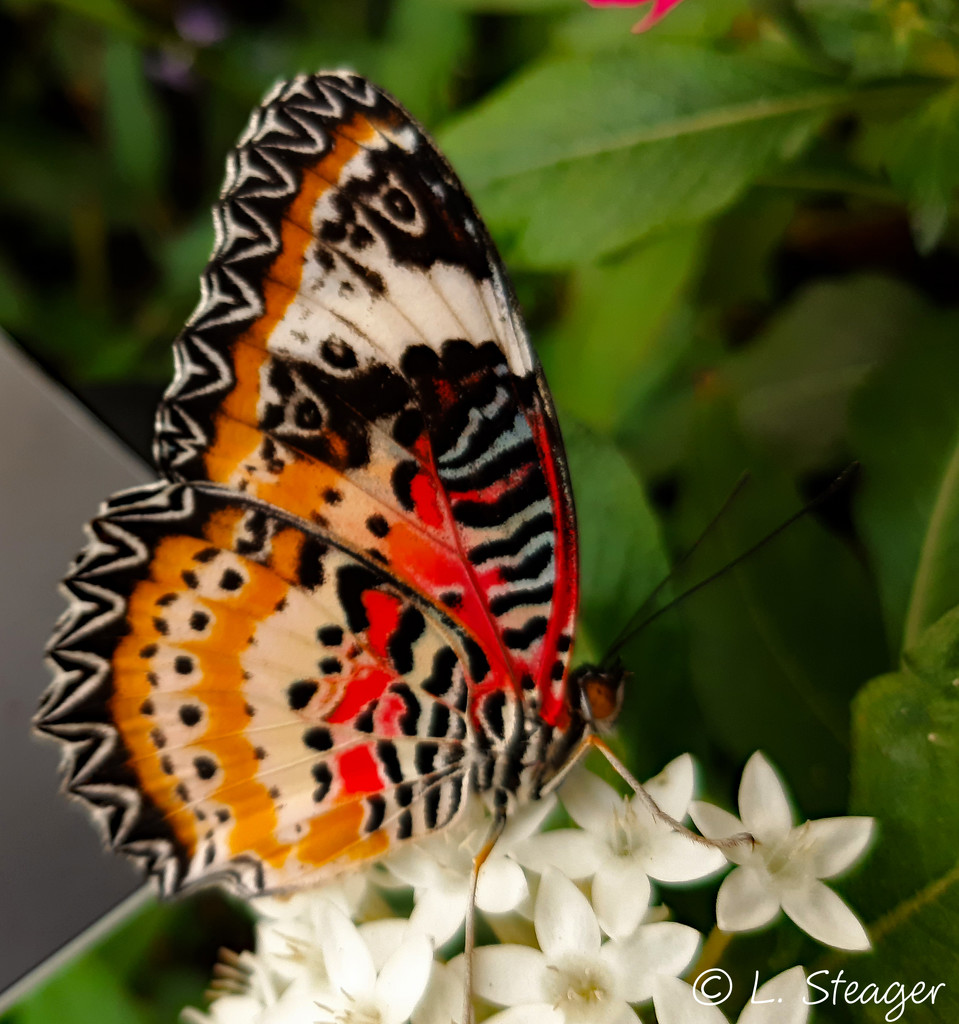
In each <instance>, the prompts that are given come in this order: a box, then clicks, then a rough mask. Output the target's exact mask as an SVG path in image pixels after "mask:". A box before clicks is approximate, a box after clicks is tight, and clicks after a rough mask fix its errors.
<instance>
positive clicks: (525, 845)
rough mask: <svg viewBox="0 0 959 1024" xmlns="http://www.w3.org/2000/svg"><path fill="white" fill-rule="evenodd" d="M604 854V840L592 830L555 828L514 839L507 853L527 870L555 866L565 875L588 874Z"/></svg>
mask: <svg viewBox="0 0 959 1024" xmlns="http://www.w3.org/2000/svg"><path fill="white" fill-rule="evenodd" d="M605 855H606V844H605V843H604V842H603V841H602V840H601V839H600V838H599V836H597V835H594V834H593V833H592V832H584V831H582V829H578V828H558V829H555V830H554V831H552V832H543V833H541V834H540V835H538V836H532V837H530V838H529V839H524V840H523V841H522V842H519V843H517V844H516V845H515V846H514V847H513V848H512V850H511V851H510V856H512V857H513V858H514V859H515V860H518V861H519V862H520V864H522V865H524V866H525V867H528V868H529V869H530V870H531V871H539V872H543V871H545V870H546V868H548V867H554V868H558V869H559V870H560V871H562V872H563V874H564V875H566V877H567V878H588V877H589V876H590V875H591V874H593V873H594V872H595V871H596V869H597V868H598V867H599V865H600V862H601V861H602V860H603V858H604V857H605Z"/></svg>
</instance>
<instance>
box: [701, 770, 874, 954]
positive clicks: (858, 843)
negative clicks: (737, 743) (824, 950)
mask: <svg viewBox="0 0 959 1024" xmlns="http://www.w3.org/2000/svg"><path fill="white" fill-rule="evenodd" d="M690 811H691V813H692V817H693V821H695V822H696V825H697V826H698V827H699V830H700V831H701V832H702V833H703V835H706V836H709V837H710V838H714V839H718V838H720V837H723V836H729V835H732V834H734V833H736V832H741V831H743V828H744V827H745V830H746V831H748V832H750V833H752V835H753V836H754V837H755V839H756V844H755V846H752V847H750V846H749V845H743V846H741V847H737V848H734V849H730V850H727V851H726V856H727V858H728V859H729V860H731V861H732V862H733V863H735V864H738V865H739V867H737V868H736V869H735V870H734V871H733V872H732V873H731V874H730V875H729V876H728V877H727V878H726V879H724V881H723V884H722V885H721V886H720V888H719V894H718V896H717V899H716V923H717V924H718V925H719V927H720V928H721V929H722V930H723V931H727V932H739V931H748V930H751V929H754V928H760V927H762V926H763V925H765V924H768V923H769V922H770V921H772V920H773V918H774V917H775V916H776V914H777V913H778V911H779V909H780V908H782V910H783V911H785V913H786V915H787V917H789V918H791V919H792V920H793V921H794V922H795V923H796V924H797V925H798V926H799V927H800V928H802V930H803V931H804V932H806V933H807V934H809V935H811V936H812V937H813V938H814V939H816V940H818V941H819V942H822V943H824V944H826V945H828V946H836V947H838V948H839V949H869V937H868V935H866V930H865V928H863V926H862V922H861V921H860V920H859V918H858V917H856V915H855V914H854V913H853V912H852V910H850V909H849V907H848V906H846V904H845V903H844V902H843V901H842V899H841V898H840V897H839V896H837V895H836V893H834V892H833V891H832V889H830V888H829V886H827V885H824V884H823V882H821V881H820V879H823V878H833V877H835V876H836V875H838V874H840V873H841V872H843V871H845V870H846V869H847V868H848V867H850V866H851V865H852V864H853V863H854V862H855V861H856V860H857V859H858V858H859V857H860V856H861V855H862V853H863V852H864V851H865V849H866V847H867V846H868V845H869V841H870V839H871V838H872V834H873V827H874V825H875V821H874V819H872V818H822V819H820V820H819V821H807V822H805V823H804V824H802V825H800V826H799V827H798V828H794V827H793V816H792V811H791V809H790V806H789V800H788V798H787V796H786V791H785V789H784V788H783V784H782V782H781V781H780V780H779V776H778V775H777V774H776V772H775V770H774V769H773V767H772V766H771V765H770V764H769V762H768V761H767V760H766V759H765V757H763V755H762V754H760V753H758V752H757V753H755V754H753V756H752V757H751V758H750V759H749V761H748V762H747V764H746V768H745V770H744V771H743V777H742V781H741V782H740V786H739V813H740V815H741V816H742V821H741V822H740V821H739V819H737V818H736V817H734V816H733V815H732V814H729V813H728V812H726V811H723V810H720V809H719V808H718V807H713V806H711V805H710V804H706V803H694V804H693V805H692V807H691V808H690Z"/></svg>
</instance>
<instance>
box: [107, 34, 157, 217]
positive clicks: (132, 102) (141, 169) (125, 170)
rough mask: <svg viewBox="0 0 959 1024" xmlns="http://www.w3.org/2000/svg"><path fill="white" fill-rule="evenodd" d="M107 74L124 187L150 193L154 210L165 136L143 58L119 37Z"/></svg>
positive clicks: (112, 44) (110, 124) (110, 123)
mask: <svg viewBox="0 0 959 1024" xmlns="http://www.w3.org/2000/svg"><path fill="white" fill-rule="evenodd" d="M103 71H104V86H105V95H104V101H105V102H104V113H105V116H106V122H107V129H108V132H109V137H110V141H111V150H112V154H111V155H112V158H113V160H114V161H115V162H116V166H117V169H118V171H119V173H120V179H121V181H122V182H123V184H124V186H126V187H128V188H131V189H133V190H136V191H138V192H142V193H145V194H146V198H147V199H148V200H149V201H150V205H151V206H152V205H153V203H155V202H156V198H157V196H158V194H159V191H160V181H161V176H162V173H163V164H164V158H165V154H164V151H163V150H164V147H163V140H164V138H165V134H164V132H163V128H162V125H161V124H160V118H159V111H158V109H157V105H156V100H155V98H154V95H153V92H152V91H151V90H150V88H149V87H148V85H147V82H146V78H145V76H144V73H143V55H142V53H141V51H140V50H139V49H138V48H137V47H136V46H134V45H133V44H132V43H129V42H126V41H125V40H123V39H120V38H118V37H114V38H113V39H111V40H110V41H109V43H108V44H107V51H106V57H105V60H104V65H103Z"/></svg>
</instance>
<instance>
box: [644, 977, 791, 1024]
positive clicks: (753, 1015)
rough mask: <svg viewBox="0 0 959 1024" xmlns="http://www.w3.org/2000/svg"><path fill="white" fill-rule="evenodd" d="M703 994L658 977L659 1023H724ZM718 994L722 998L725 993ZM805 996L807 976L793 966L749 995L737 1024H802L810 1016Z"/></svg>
mask: <svg viewBox="0 0 959 1024" xmlns="http://www.w3.org/2000/svg"><path fill="white" fill-rule="evenodd" d="M706 992H708V988H707V989H706ZM706 992H704V991H703V990H701V989H698V988H696V989H694V988H693V987H692V986H691V985H687V984H686V982H685V981H680V980H679V978H667V977H665V976H662V977H659V978H657V979H656V981H655V982H654V983H653V1005H654V1006H655V1007H656V1018H657V1020H658V1021H659V1024H727V1021H726V1017H725V1016H724V1014H722V1013H721V1012H720V1011H719V1009H718V1008H717V1007H716V1006H714V1005H713V1004H712V1003H711V1002H710V1001H709V1000H708V999H707V995H706ZM720 994H721V995H725V990H723V991H722V993H720ZM806 995H807V992H806V975H805V974H804V973H803V969H802V968H801V967H792V968H790V969H789V970H788V971H783V973H782V974H777V975H776V977H775V978H771V979H770V980H769V981H767V982H766V984H765V985H763V986H761V987H760V988H759V989H758V990H756V991H755V992H753V993H751V994H750V998H749V1002H748V1003H746V1005H745V1007H744V1008H743V1012H742V1013H741V1014H740V1015H739V1024H805V1021H806V1019H807V1017H808V1016H809V1004H808V1003H807V1002H806Z"/></svg>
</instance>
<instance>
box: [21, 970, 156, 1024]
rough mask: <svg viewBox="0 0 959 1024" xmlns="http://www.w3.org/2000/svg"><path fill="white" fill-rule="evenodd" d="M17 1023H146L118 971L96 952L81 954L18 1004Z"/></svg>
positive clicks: (146, 1019) (143, 1015)
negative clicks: (76, 959) (82, 955)
mask: <svg viewBox="0 0 959 1024" xmlns="http://www.w3.org/2000/svg"><path fill="white" fill-rule="evenodd" d="M16 1021H17V1024H51V1022H52V1021H69V1022H70V1024H148V1021H149V1018H148V1017H147V1016H146V1014H145V1013H143V1012H142V1011H141V1009H140V1007H139V1006H138V1004H137V1003H136V1002H135V1001H134V1000H133V999H132V998H131V997H130V995H129V993H128V991H127V990H126V988H125V986H124V984H123V979H122V977H121V975H120V974H118V972H117V971H116V970H115V969H114V968H113V967H112V966H111V965H110V964H108V963H106V962H105V961H103V960H102V959H101V958H100V957H99V956H98V955H97V954H95V953H91V954H89V955H87V956H84V957H81V958H80V959H79V960H78V961H76V962H75V963H73V964H71V965H70V966H69V967H67V968H66V969H65V970H63V971H61V972H60V973H59V974H58V975H57V976H56V977H55V978H54V979H53V980H52V981H49V982H48V983H47V984H46V985H44V986H43V987H42V988H41V989H39V991H37V992H35V993H33V994H32V995H30V996H29V997H28V998H27V999H25V1000H23V1002H22V1003H20V1004H19V1006H18V1007H17V1017H16Z"/></svg>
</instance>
